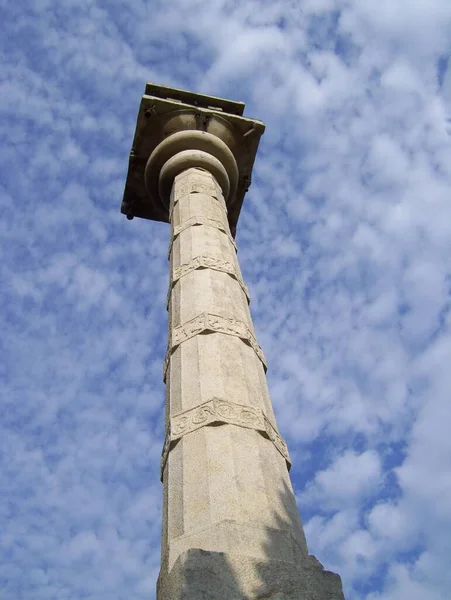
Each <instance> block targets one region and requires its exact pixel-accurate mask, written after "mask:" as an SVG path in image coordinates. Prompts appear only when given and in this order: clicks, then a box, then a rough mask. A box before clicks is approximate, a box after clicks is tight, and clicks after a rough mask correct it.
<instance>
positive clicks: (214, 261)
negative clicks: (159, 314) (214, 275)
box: [166, 256, 250, 308]
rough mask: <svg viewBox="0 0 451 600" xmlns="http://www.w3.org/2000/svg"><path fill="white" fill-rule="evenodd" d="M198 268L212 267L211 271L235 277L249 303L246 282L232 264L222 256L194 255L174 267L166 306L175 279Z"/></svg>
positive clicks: (175, 281)
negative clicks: (188, 260) (182, 263)
mask: <svg viewBox="0 0 451 600" xmlns="http://www.w3.org/2000/svg"><path fill="white" fill-rule="evenodd" d="M199 269H212V270H213V271H219V272H221V273H227V275H230V277H232V279H235V281H237V282H238V283H239V285H240V287H241V289H242V290H243V292H244V295H245V296H246V299H247V302H248V304H249V302H250V297H249V290H248V289H247V287H246V284H245V283H244V281H243V279H242V277H241V274H240V273H239V271H238V269H237V268H236V267H235V265H233V264H232V263H231V262H229V261H227V260H223V259H222V258H216V257H214V256H196V257H194V258H193V259H192V260H191V261H190V262H189V263H186V264H184V265H181V266H180V267H177V268H175V269H174V271H173V274H172V279H171V282H170V288H169V293H168V298H167V305H166V308H167V307H168V306H169V295H170V293H171V290H172V288H173V287H174V285H175V284H176V283H177V281H178V280H179V279H180V278H181V277H184V276H185V275H188V273H191V272H192V271H197V270H199Z"/></svg>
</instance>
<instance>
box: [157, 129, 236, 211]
mask: <svg viewBox="0 0 451 600" xmlns="http://www.w3.org/2000/svg"><path fill="white" fill-rule="evenodd" d="M187 150H194V151H201V152H203V153H204V154H208V155H210V156H212V157H213V158H215V159H217V160H218V161H219V162H220V163H221V164H222V166H223V168H224V170H225V171H226V173H227V176H228V181H229V191H228V193H227V194H226V193H225V190H224V188H223V191H224V197H225V200H226V202H227V201H228V200H229V198H230V199H231V198H233V197H234V195H235V193H236V190H237V187H238V177H239V174H238V166H237V164H236V160H235V157H234V156H233V153H232V151H231V150H230V148H229V147H228V146H227V144H226V143H225V142H223V141H222V140H221V139H220V138H218V137H217V136H216V135H213V134H211V133H208V132H206V131H196V130H191V129H187V130H183V131H178V132H177V133H173V134H172V135H170V136H168V137H167V138H166V139H164V140H163V141H162V142H160V144H158V146H157V147H156V148H155V149H154V151H153V152H152V154H151V155H150V157H149V160H148V161H147V165H146V169H145V182H146V188H147V192H148V194H149V195H150V197H151V198H152V199H153V200H154V201H156V202H158V203H160V204H162V205H163V206H164V207H165V208H166V209H167V208H168V206H169V195H168V194H160V193H159V179H160V178H159V175H160V171H161V169H162V168H163V166H164V165H165V163H167V162H168V161H169V160H170V159H171V158H172V157H174V156H175V155H177V154H179V153H181V152H184V151H187ZM204 165H205V166H204V167H203V168H207V170H208V165H206V163H204ZM192 166H194V165H192ZM198 166H200V165H198ZM164 179H166V176H165V178H164ZM218 183H219V182H218ZM220 185H221V184H220ZM221 187H222V185H221ZM164 189H165V190H166V187H164ZM169 192H170V190H169Z"/></svg>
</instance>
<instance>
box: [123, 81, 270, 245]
mask: <svg viewBox="0 0 451 600" xmlns="http://www.w3.org/2000/svg"><path fill="white" fill-rule="evenodd" d="M243 111H244V103H242V102H232V101H230V100H226V99H223V98H216V97H214V96H206V95H204V94H195V93H192V92H188V91H185V90H179V89H176V88H171V87H166V86H159V85H155V84H152V83H147V84H146V89H145V93H144V95H143V97H142V100H141V104H140V107H139V111H138V119H137V124H136V130H135V137H134V140H133V146H132V149H131V152H130V159H129V167H128V174H127V181H126V184H125V191H124V197H123V201H122V206H121V212H122V213H123V214H125V215H127V217H128V218H129V219H131V218H133V217H135V216H136V217H142V218H145V219H152V220H155V221H164V222H169V202H168V198H167V190H168V189H169V190H170V187H171V185H172V179H173V178H174V175H176V174H177V172H178V171H179V169H180V168H182V166H183V165H185V168H186V165H188V166H199V167H202V168H206V169H208V170H212V172H213V175H215V177H216V178H217V179H218V181H219V182H220V183H221V187H222V188H223V191H224V195H225V196H226V197H227V196H228V197H227V198H226V199H227V209H228V220H229V225H230V229H231V232H232V235H233V236H234V235H235V231H236V225H237V222H238V217H239V214H240V211H241V206H242V203H243V199H244V195H245V194H246V192H247V190H248V188H249V186H250V184H251V175H252V168H253V164H254V160H255V155H256V152H257V148H258V144H259V141H260V137H261V135H262V134H263V132H264V130H265V126H264V124H263V123H262V122H261V121H258V120H256V119H249V118H247V117H243ZM188 132H191V133H192V135H191V136H190V135H189V133H188ZM171 136H174V138H173V139H170V138H171ZM168 138H169V139H168ZM146 167H147V169H146ZM228 186H229V187H228Z"/></svg>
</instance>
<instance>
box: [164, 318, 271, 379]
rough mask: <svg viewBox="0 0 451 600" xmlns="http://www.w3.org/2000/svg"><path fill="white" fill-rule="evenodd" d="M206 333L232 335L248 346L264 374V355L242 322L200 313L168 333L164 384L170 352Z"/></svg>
mask: <svg viewBox="0 0 451 600" xmlns="http://www.w3.org/2000/svg"><path fill="white" fill-rule="evenodd" d="M208 333H224V334H225V335H232V336H235V337H238V338H240V339H241V340H242V341H243V342H244V343H245V344H247V345H248V346H250V347H251V348H252V349H253V350H254V352H255V354H256V355H257V357H258V358H259V359H260V361H261V362H262V364H263V368H264V370H265V372H266V370H267V367H266V360H265V355H264V354H263V350H262V349H261V347H260V345H259V344H258V342H257V340H256V339H255V336H254V335H253V333H252V332H251V330H250V329H249V327H248V326H247V325H246V323H243V322H242V321H238V320H236V319H229V318H227V317H221V316H219V315H213V314H210V313H201V314H200V315H198V316H197V317H194V319H191V320H190V321H187V322H186V323H184V324H183V325H179V326H178V327H174V329H173V330H172V332H171V333H170V339H169V348H168V352H167V354H166V357H165V359H164V367H163V381H164V382H166V374H167V370H168V366H169V360H170V357H171V354H172V352H174V350H175V349H176V348H177V347H178V346H180V344H182V343H183V342H186V341H187V340H189V339H191V338H192V337H194V336H196V335H199V334H208Z"/></svg>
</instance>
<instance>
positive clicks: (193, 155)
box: [158, 150, 230, 199]
mask: <svg viewBox="0 0 451 600" xmlns="http://www.w3.org/2000/svg"><path fill="white" fill-rule="evenodd" d="M192 167H198V168H200V169H205V170H206V171H209V172H210V173H211V174H212V175H213V176H214V177H215V179H216V181H217V182H218V184H219V186H220V187H221V189H222V193H223V194H224V198H228V197H229V194H230V180H229V176H228V173H227V171H226V170H225V168H224V165H223V164H222V162H221V161H220V160H218V159H217V158H216V157H214V156H212V155H211V154H209V153H208V152H203V151H202V150H182V151H181V152H179V153H178V154H176V155H175V156H172V157H171V158H170V159H169V160H168V161H166V162H165V164H164V165H163V167H162V168H161V170H160V177H159V182H158V191H159V193H160V198H164V199H165V198H169V196H170V194H171V189H172V184H173V183H174V178H175V177H176V176H177V175H179V174H180V173H182V172H183V171H186V170H187V169H191V168H192Z"/></svg>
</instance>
